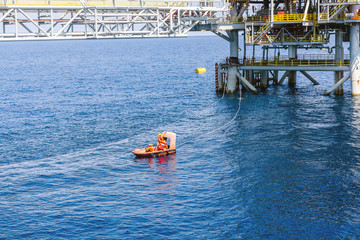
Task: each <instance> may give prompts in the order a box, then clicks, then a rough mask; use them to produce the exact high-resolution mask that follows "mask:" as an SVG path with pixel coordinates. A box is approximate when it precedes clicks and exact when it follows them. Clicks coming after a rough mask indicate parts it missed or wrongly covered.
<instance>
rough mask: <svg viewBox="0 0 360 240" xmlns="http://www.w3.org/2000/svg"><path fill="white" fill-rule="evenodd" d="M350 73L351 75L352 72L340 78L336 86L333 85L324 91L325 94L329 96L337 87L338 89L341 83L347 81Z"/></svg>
mask: <svg viewBox="0 0 360 240" xmlns="http://www.w3.org/2000/svg"><path fill="white" fill-rule="evenodd" d="M350 75H351V73H348V74H346V76H345V77H343V78H342V79H340V80H339V81H338V82H337V83H335V84H334V86H332V87H331V88H330V89H329V90H327V91H326V92H325V93H324V95H325V96H329V95H330V94H331V93H332V92H333V91H334V90H335V89H337V88H338V87H339V86H340V85H342V84H344V82H346V80H348V79H349V78H350Z"/></svg>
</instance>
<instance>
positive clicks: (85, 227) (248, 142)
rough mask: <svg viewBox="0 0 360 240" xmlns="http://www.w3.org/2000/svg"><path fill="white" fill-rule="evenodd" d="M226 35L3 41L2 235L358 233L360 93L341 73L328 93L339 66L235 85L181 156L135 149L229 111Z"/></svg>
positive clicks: (185, 133)
mask: <svg viewBox="0 0 360 240" xmlns="http://www.w3.org/2000/svg"><path fill="white" fill-rule="evenodd" d="M228 48H229V46H228V44H227V42H225V41H224V40H222V39H221V38H219V37H217V36H201V37H190V38H182V39H139V40H94V41H91V40H88V41H53V42H17V43H1V44H0V53H1V56H2V59H3V60H2V61H1V62H0V69H1V71H0V122H1V124H0V177H1V181H0V213H1V214H0V239H359V238H360V230H359V229H360V98H355V97H351V94H350V87H349V84H348V83H347V84H346V85H345V94H344V96H341V97H335V96H330V97H325V96H323V95H322V93H323V92H324V91H326V90H327V89H328V88H329V87H330V86H331V85H332V83H333V73H319V72H318V73H312V75H313V76H314V77H315V78H316V79H317V80H318V81H319V82H320V83H321V84H320V85H318V86H314V85H313V84H312V83H311V82H310V81H308V80H306V79H305V77H303V76H302V75H298V83H297V86H296V87H295V88H289V87H288V86H287V85H286V84H284V85H282V86H270V87H269V88H268V90H267V91H265V92H261V93H260V94H259V95H253V94H252V93H250V92H246V93H243V94H242V100H241V108H240V112H239V115H238V116H237V117H236V118H235V120H234V121H232V122H231V124H229V125H228V126H227V127H226V128H223V129H220V130H219V131H216V132H213V133H212V134H208V135H204V136H203V137H200V138H198V139H196V140H195V141H194V142H190V143H188V144H185V145H183V146H180V147H179V148H178V149H177V153H176V155H173V156H169V157H161V158H153V159H138V158H135V157H134V156H133V155H132V154H131V151H132V150H133V149H135V148H137V147H145V146H146V145H147V144H149V143H155V142H156V135H157V134H158V133H159V132H162V131H165V130H169V131H174V132H176V133H177V136H178V138H177V142H178V144H181V143H184V142H186V141H189V140H191V139H194V138H196V137H197V136H199V135H201V134H204V133H207V132H209V131H212V130H213V129H216V128H218V127H221V126H222V125H223V124H225V123H227V122H228V121H230V120H231V119H232V118H233V117H234V115H235V113H236V111H237V109H238V106H239V104H238V103H239V102H238V97H239V96H238V95H234V96H225V98H223V99H221V94H216V93H215V91H214V63H215V62H217V61H220V60H222V59H224V58H225V57H226V56H227V54H228ZM197 67H205V68H207V70H208V71H207V72H206V73H205V74H201V75H196V74H195V73H194V70H195V68H197ZM218 100H220V101H218ZM215 101H218V102H217V103H215V104H213V105H211V106H209V104H211V103H213V102H215ZM207 106H208V107H207ZM206 107H207V108H206ZM204 108H205V109H204ZM184 117H186V119H183V120H181V119H182V118H184ZM178 120H180V121H178ZM176 121H178V122H176ZM174 122H176V123H175V124H173V125H171V126H168V127H163V126H165V125H167V124H169V123H174ZM144 132H145V134H142V135H138V134H141V133H144ZM129 137H132V138H130V139H129Z"/></svg>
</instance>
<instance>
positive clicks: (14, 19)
mask: <svg viewBox="0 0 360 240" xmlns="http://www.w3.org/2000/svg"><path fill="white" fill-rule="evenodd" d="M223 10H224V9H223V8H218V7H141V6H138V7H119V6H117V7H113V6H110V7H109V6H106V7H96V6H95V7H94V6H87V5H86V4H83V6H66V7H65V6H61V7H59V6H16V5H13V6H0V24H1V25H2V29H1V26H0V41H16V40H56V39H91V38H145V37H185V36H187V33H188V32H189V31H190V30H191V29H192V28H193V27H194V26H195V25H196V24H198V23H206V22H207V21H209V20H210V19H213V18H215V17H216V13H217V12H221V11H223ZM1 30H2V31H1Z"/></svg>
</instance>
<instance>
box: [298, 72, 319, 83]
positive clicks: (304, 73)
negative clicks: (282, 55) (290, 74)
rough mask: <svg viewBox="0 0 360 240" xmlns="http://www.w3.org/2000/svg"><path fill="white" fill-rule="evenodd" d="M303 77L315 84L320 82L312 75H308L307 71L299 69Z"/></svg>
mask: <svg viewBox="0 0 360 240" xmlns="http://www.w3.org/2000/svg"><path fill="white" fill-rule="evenodd" d="M300 72H301V73H302V74H303V75H304V76H305V77H307V78H308V79H309V80H310V81H312V82H313V83H314V84H315V85H319V84H320V83H319V82H318V81H316V80H315V79H314V78H313V77H312V76H310V75H309V74H308V73H307V72H305V71H300Z"/></svg>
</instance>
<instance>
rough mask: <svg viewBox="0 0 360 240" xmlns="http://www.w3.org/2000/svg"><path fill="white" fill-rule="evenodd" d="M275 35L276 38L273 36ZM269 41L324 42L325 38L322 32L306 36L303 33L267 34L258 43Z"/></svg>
mask: <svg viewBox="0 0 360 240" xmlns="http://www.w3.org/2000/svg"><path fill="white" fill-rule="evenodd" d="M275 37H276V38H275ZM270 40H271V42H274V43H277V42H326V41H327V39H326V37H325V35H322V34H315V35H314V34H309V35H308V36H304V35H292V36H290V35H285V36H281V35H279V36H277V35H268V36H267V37H266V38H262V39H261V40H260V43H269V42H270Z"/></svg>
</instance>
